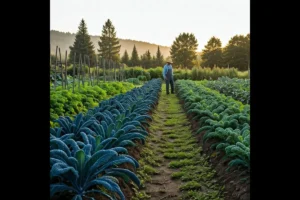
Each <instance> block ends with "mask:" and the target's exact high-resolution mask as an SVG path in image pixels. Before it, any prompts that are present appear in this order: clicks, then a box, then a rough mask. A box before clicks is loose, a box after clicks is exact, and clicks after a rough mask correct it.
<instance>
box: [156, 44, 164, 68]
mask: <svg viewBox="0 0 300 200" xmlns="http://www.w3.org/2000/svg"><path fill="white" fill-rule="evenodd" d="M155 61H156V63H155V65H156V66H163V64H164V56H163V55H162V54H161V52H160V49H159V46H158V47H157V52H156V60H155Z"/></svg>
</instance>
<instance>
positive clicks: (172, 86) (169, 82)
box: [166, 79, 174, 94]
mask: <svg viewBox="0 0 300 200" xmlns="http://www.w3.org/2000/svg"><path fill="white" fill-rule="evenodd" d="M169 84H170V85H171V93H172V94H174V80H173V79H168V80H166V89H167V94H169Z"/></svg>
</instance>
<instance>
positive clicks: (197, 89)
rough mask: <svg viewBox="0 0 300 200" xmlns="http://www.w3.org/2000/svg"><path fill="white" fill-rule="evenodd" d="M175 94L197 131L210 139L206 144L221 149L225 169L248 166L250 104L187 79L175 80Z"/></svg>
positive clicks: (206, 138) (204, 137)
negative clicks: (176, 92) (226, 161)
mask: <svg viewBox="0 0 300 200" xmlns="http://www.w3.org/2000/svg"><path fill="white" fill-rule="evenodd" d="M176 87H177V88H178V90H177V91H178V95H179V98H180V99H181V100H183V101H184V108H185V110H186V111H187V113H188V114H189V115H190V116H191V117H192V121H196V122H197V125H198V127H200V128H199V129H198V130H197V132H196V133H197V134H204V135H203V138H202V141H203V143H204V144H205V143H206V142H208V141H210V143H208V144H211V146H210V148H211V149H213V150H217V151H219V152H220V151H223V152H225V158H229V159H230V160H231V161H230V162H229V163H228V165H229V167H228V170H229V169H230V168H231V167H233V166H237V167H244V169H245V168H246V169H250V106H249V105H243V104H242V103H241V102H239V101H236V100H234V99H233V98H231V97H226V96H225V95H223V94H220V93H219V92H218V91H214V90H211V89H210V88H207V87H205V86H204V85H201V84H197V83H195V82H193V81H190V80H178V81H176Z"/></svg>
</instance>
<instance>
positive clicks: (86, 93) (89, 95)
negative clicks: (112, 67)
mask: <svg viewBox="0 0 300 200" xmlns="http://www.w3.org/2000/svg"><path fill="white" fill-rule="evenodd" d="M132 88H134V85H133V84H131V83H126V82H106V83H103V82H102V83H99V84H98V85H95V86H88V85H87V83H86V84H85V86H84V87H83V86H81V87H79V88H78V87H76V88H75V90H74V93H73V92H72V89H68V90H64V89H62V87H57V88H56V90H53V89H50V120H51V121H53V120H55V119H58V117H59V116H74V115H76V114H78V113H80V112H86V111H87V110H88V109H89V108H92V107H95V106H97V105H98V104H99V102H100V101H102V100H105V99H109V98H110V97H112V96H115V95H117V94H120V93H125V92H127V91H129V90H131V89H132Z"/></svg>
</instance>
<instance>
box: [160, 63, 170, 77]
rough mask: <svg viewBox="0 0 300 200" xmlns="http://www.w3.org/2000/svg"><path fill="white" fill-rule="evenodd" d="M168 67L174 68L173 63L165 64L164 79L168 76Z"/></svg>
mask: <svg viewBox="0 0 300 200" xmlns="http://www.w3.org/2000/svg"><path fill="white" fill-rule="evenodd" d="M168 69H172V65H171V64H170V65H168V64H165V66H164V69H163V72H162V75H163V77H164V79H165V78H166V75H167V71H168ZM172 76H173V70H172Z"/></svg>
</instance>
